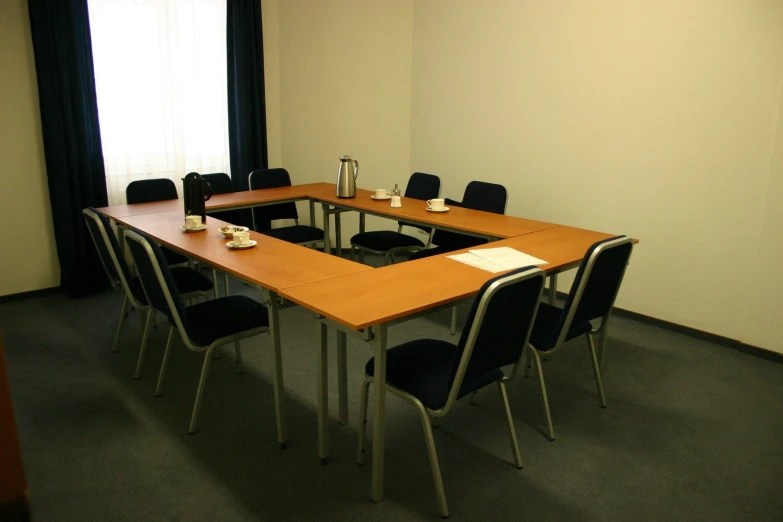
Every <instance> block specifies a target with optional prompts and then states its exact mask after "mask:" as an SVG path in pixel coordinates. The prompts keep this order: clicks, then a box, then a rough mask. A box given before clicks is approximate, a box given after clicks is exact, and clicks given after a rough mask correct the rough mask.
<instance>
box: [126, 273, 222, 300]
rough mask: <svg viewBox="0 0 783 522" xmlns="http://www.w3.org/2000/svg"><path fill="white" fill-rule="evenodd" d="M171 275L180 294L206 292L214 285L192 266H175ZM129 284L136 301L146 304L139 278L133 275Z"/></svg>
mask: <svg viewBox="0 0 783 522" xmlns="http://www.w3.org/2000/svg"><path fill="white" fill-rule="evenodd" d="M171 275H172V276H173V277H174V284H175V285H177V290H178V291H179V293H180V294H181V295H186V294H191V293H193V292H208V291H210V290H212V288H213V287H214V285H213V284H212V280H210V279H209V278H208V277H206V276H205V275H203V274H201V273H199V272H198V271H196V270H193V269H192V268H187V267H175V268H172V269H171ZM129 284H130V288H131V292H133V297H135V298H136V301H138V302H139V303H141V304H143V305H146V304H147V296H146V295H144V288H143V287H142V286H141V281H140V280H139V278H138V277H134V278H133V279H131V280H130V281H129Z"/></svg>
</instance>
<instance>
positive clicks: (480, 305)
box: [357, 267, 546, 517]
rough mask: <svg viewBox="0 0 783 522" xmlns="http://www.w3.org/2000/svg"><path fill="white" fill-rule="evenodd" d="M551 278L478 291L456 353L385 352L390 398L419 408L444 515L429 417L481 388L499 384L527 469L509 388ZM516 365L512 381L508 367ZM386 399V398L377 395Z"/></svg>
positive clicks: (527, 271)
mask: <svg viewBox="0 0 783 522" xmlns="http://www.w3.org/2000/svg"><path fill="white" fill-rule="evenodd" d="M545 279H546V276H545V274H544V272H543V271H542V270H540V269H538V268H536V267H526V268H521V269H518V270H515V271H512V272H509V273H507V274H504V275H501V276H498V277H495V278H492V279H490V280H489V281H487V282H486V283H485V284H484V285H483V286H482V287H481V289H480V290H479V292H478V295H477V296H476V298H475V299H474V301H473V305H472V306H471V308H470V313H469V314H468V322H467V326H466V328H465V330H463V332H462V336H461V337H460V340H459V343H458V344H457V345H454V344H451V343H448V342H445V341H440V340H436V339H420V340H416V341H410V342H407V343H404V344H401V345H399V346H395V347H393V348H390V349H389V350H388V351H387V352H386V390H388V391H390V392H392V393H393V394H395V395H397V396H399V397H401V398H403V399H406V400H408V401H410V402H412V403H413V404H415V405H416V406H417V407H418V409H419V414H420V416H421V422H422V426H423V428H424V435H425V439H426V441H427V451H428V453H429V458H430V465H431V467H432V475H433V479H434V481H435V489H436V492H437V495H438V505H439V507H440V510H441V515H442V516H443V517H447V516H448V515H449V511H448V506H447V504H446V494H445V491H444V489H443V481H442V479H441V474H440V466H439V464H438V455H437V452H436V450H435V441H434V439H433V437H432V427H431V425H430V416H433V417H442V416H444V415H446V414H448V413H449V412H450V411H451V408H452V407H453V405H454V402H455V401H456V400H457V399H459V398H461V397H463V396H465V395H467V394H469V393H472V392H474V391H476V390H478V389H480V388H483V387H485V386H488V385H490V384H492V383H497V386H498V391H499V392H500V396H501V398H502V400H503V405H504V407H505V410H506V422H507V423H508V432H509V436H510V438H511V448H512V450H513V453H514V465H515V466H516V467H517V468H520V469H521V468H522V459H521V457H520V454H519V446H518V444H517V438H516V432H515V430H514V421H513V418H512V416H511V408H510V406H509V403H508V395H507V393H506V386H505V383H506V382H507V381H509V380H511V379H513V378H514V376H515V375H516V373H517V370H518V368H519V363H520V360H521V355H522V351H523V348H524V347H525V345H526V344H527V341H528V338H529V336H530V331H531V329H532V325H533V320H534V318H535V316H536V310H537V309H538V306H539V301H540V299H541V291H542V290H543V288H544V281H545ZM374 365H375V358H372V359H370V360H369V362H368V363H367V365H366V367H365V372H366V375H367V377H366V378H365V380H364V382H363V383H362V396H361V406H360V413H359V415H360V418H359V450H358V454H357V461H358V462H359V463H360V464H361V463H362V462H363V461H364V437H365V420H366V418H367V402H368V401H367V396H368V394H369V387H370V384H372V383H373V382H374V371H375V366H374ZM509 365H513V368H512V370H511V371H510V373H509V375H508V376H506V375H504V373H503V369H502V368H503V367H504V366H509ZM376 393H385V390H376Z"/></svg>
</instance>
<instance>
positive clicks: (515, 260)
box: [469, 247, 547, 270]
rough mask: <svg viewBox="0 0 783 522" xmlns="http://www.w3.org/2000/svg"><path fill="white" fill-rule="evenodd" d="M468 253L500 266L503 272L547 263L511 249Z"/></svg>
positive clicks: (478, 250)
mask: <svg viewBox="0 0 783 522" xmlns="http://www.w3.org/2000/svg"><path fill="white" fill-rule="evenodd" d="M469 252H470V253H471V254H475V255H477V256H479V257H480V258H482V259H485V260H487V261H490V262H492V263H494V264H497V265H500V266H502V267H503V268H504V269H505V270H511V269H513V268H522V267H523V266H530V265H536V266H538V265H545V264H546V263H547V262H546V261H544V260H543V259H538V258H537V257H533V256H531V255H529V254H525V253H524V252H520V251H519V250H515V249H513V248H511V247H497V248H481V249H475V250H469Z"/></svg>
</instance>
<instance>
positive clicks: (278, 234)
mask: <svg viewBox="0 0 783 522" xmlns="http://www.w3.org/2000/svg"><path fill="white" fill-rule="evenodd" d="M261 233H262V234H264V235H266V236H271V237H274V238H276V239H280V240H282V241H287V242H289V243H311V242H313V241H323V240H324V231H323V230H321V229H320V228H315V227H311V226H308V225H292V226H290V227H281V228H270V229H269V230H263V231H262V232H261Z"/></svg>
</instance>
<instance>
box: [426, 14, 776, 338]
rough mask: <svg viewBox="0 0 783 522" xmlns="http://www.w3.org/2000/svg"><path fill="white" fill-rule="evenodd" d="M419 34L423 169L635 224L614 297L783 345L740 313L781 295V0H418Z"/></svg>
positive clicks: (672, 317)
mask: <svg viewBox="0 0 783 522" xmlns="http://www.w3.org/2000/svg"><path fill="white" fill-rule="evenodd" d="M413 34H414V37H413V73H412V79H413V88H412V111H411V167H412V169H413V170H425V171H432V172H435V173H438V174H440V175H441V176H442V177H443V179H444V181H445V192H446V194H448V195H457V196H459V194H460V193H461V191H462V190H463V188H464V186H465V185H466V184H467V182H468V181H469V180H471V179H484V180H488V181H496V182H499V183H503V184H505V185H506V186H507V187H508V188H509V189H510V193H511V198H510V201H509V205H508V212H509V213H511V214H515V215H520V216H528V217H534V218H538V219H544V220H551V221H554V222H558V223H563V224H568V225H574V226H583V227H586V228H594V229H599V230H604V231H610V232H617V233H624V234H628V235H632V236H634V237H637V238H639V239H640V240H641V243H640V244H639V246H638V248H637V250H636V252H635V254H634V259H633V261H632V265H631V267H630V270H629V272H628V276H627V279H626V282H625V284H624V287H623V289H622V292H621V294H620V296H619V299H618V305H619V306H621V307H624V308H627V309H630V310H633V311H636V312H640V313H643V314H648V315H651V316H654V317H657V318H661V319H665V320H668V321H673V322H675V323H679V324H683V325H687V326H690V327H693V328H698V329H701V330H706V331H709V332H713V333H716V334H720V335H724V336H727V337H731V338H735V339H740V340H743V341H746V342H751V343H759V344H761V345H762V346H764V347H767V348H771V349H775V350H778V351H783V335H781V334H783V330H781V329H780V328H781V327H780V326H779V324H780V321H759V320H758V319H757V318H755V317H749V315H748V314H746V313H745V312H746V310H748V309H749V308H759V309H760V311H761V310H763V311H764V312H763V315H764V316H765V317H766V318H767V319H771V318H773V317H778V316H779V313H780V309H781V308H780V306H775V305H780V304H781V298H780V296H779V295H780V291H781V290H783V287H781V277H780V276H779V275H777V276H776V271H775V270H774V268H775V267H774V265H773V263H774V262H775V261H777V260H779V259H781V257H782V256H781V254H783V244H781V232H780V230H781V227H780V225H779V223H780V216H781V210H783V202H782V201H781V196H780V194H781V190H780V189H781V182H782V180H781V167H782V166H783V161H781V160H780V159H779V158H778V159H776V160H775V161H774V162H772V168H770V165H771V163H770V157H771V151H772V147H773V140H774V136H775V134H774V133H775V128H776V125H777V124H778V121H779V114H778V107H779V105H780V102H781V98H780V96H781V91H780V88H781V78H782V75H783V18H782V17H781V4H780V3H779V2H761V1H759V2H752V1H736V0H701V1H699V0H688V1H682V0H665V1H658V2H626V1H619V0H618V1H608V2H584V1H582V0H571V1H566V0H561V1H555V2H537V1H524V2H520V1H515V0H508V1H501V0H493V1H491V2H474V1H472V0H448V1H446V0H417V1H416V3H415V8H414V33H413ZM780 141H781V138H780V137H778V142H779V144H778V149H777V150H778V157H779V156H780V154H783V152H780V151H781V145H780ZM765 201H766V203H765ZM754 266H755V267H756V268H755V270H754ZM751 281H752V284H749V283H750V282H751ZM772 282H774V283H777V284H776V285H775V286H774V287H773V286H771V285H769V284H770V283H772ZM768 285H769V286H768ZM566 289H567V288H566ZM773 323H774V324H775V326H772V324H773ZM759 330H763V331H764V332H765V333H764V334H760V332H759Z"/></svg>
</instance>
